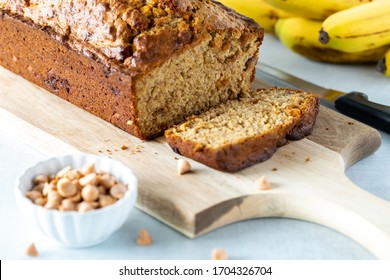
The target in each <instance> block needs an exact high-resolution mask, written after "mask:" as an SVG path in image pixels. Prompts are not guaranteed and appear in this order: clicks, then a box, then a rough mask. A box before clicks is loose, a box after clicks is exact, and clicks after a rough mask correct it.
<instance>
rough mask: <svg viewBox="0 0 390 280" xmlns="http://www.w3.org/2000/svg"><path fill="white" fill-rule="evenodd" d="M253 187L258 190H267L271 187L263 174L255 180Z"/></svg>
mask: <svg viewBox="0 0 390 280" xmlns="http://www.w3.org/2000/svg"><path fill="white" fill-rule="evenodd" d="M255 187H256V189H258V190H261V191H264V190H269V189H270V188H271V184H270V182H268V180H267V178H266V177H265V176H261V177H260V178H259V179H257V180H256V181H255Z"/></svg>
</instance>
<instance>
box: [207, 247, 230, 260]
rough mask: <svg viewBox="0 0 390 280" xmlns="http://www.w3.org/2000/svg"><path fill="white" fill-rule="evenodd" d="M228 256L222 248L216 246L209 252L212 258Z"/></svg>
mask: <svg viewBox="0 0 390 280" xmlns="http://www.w3.org/2000/svg"><path fill="white" fill-rule="evenodd" d="M228 258H229V256H228V253H227V252H226V251H225V249H223V248H216V249H214V250H213V251H212V252H211V259H212V260H227V259H228Z"/></svg>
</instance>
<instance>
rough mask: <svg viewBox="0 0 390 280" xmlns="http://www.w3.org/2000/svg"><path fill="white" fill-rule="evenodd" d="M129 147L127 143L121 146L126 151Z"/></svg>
mask: <svg viewBox="0 0 390 280" xmlns="http://www.w3.org/2000/svg"><path fill="white" fill-rule="evenodd" d="M128 148H129V147H127V146H126V145H122V146H121V150H122V151H124V150H127V149H128Z"/></svg>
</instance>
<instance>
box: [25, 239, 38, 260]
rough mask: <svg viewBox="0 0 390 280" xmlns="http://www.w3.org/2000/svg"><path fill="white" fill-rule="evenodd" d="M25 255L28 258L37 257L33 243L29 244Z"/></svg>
mask: <svg viewBox="0 0 390 280" xmlns="http://www.w3.org/2000/svg"><path fill="white" fill-rule="evenodd" d="M26 254H27V255H28V256H30V257H37V256H38V251H37V248H36V247H35V244H34V242H33V243H31V244H30V245H29V246H28V247H27V249H26Z"/></svg>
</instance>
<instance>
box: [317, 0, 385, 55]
mask: <svg viewBox="0 0 390 280" xmlns="http://www.w3.org/2000/svg"><path fill="white" fill-rule="evenodd" d="M319 40H320V41H321V42H322V43H323V44H326V46H328V47H330V48H334V49H338V50H340V51H344V52H362V51H366V50H369V49H373V48H378V47H380V46H383V45H387V44H389V43H390V1H388V0H381V1H379V0H377V1H375V2H371V3H366V4H362V5H360V6H356V7H353V8H350V9H348V10H344V11H341V12H337V13H335V14H333V15H331V16H329V17H328V18H327V19H325V20H324V22H323V23H322V26H321V31H320V36H319Z"/></svg>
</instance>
